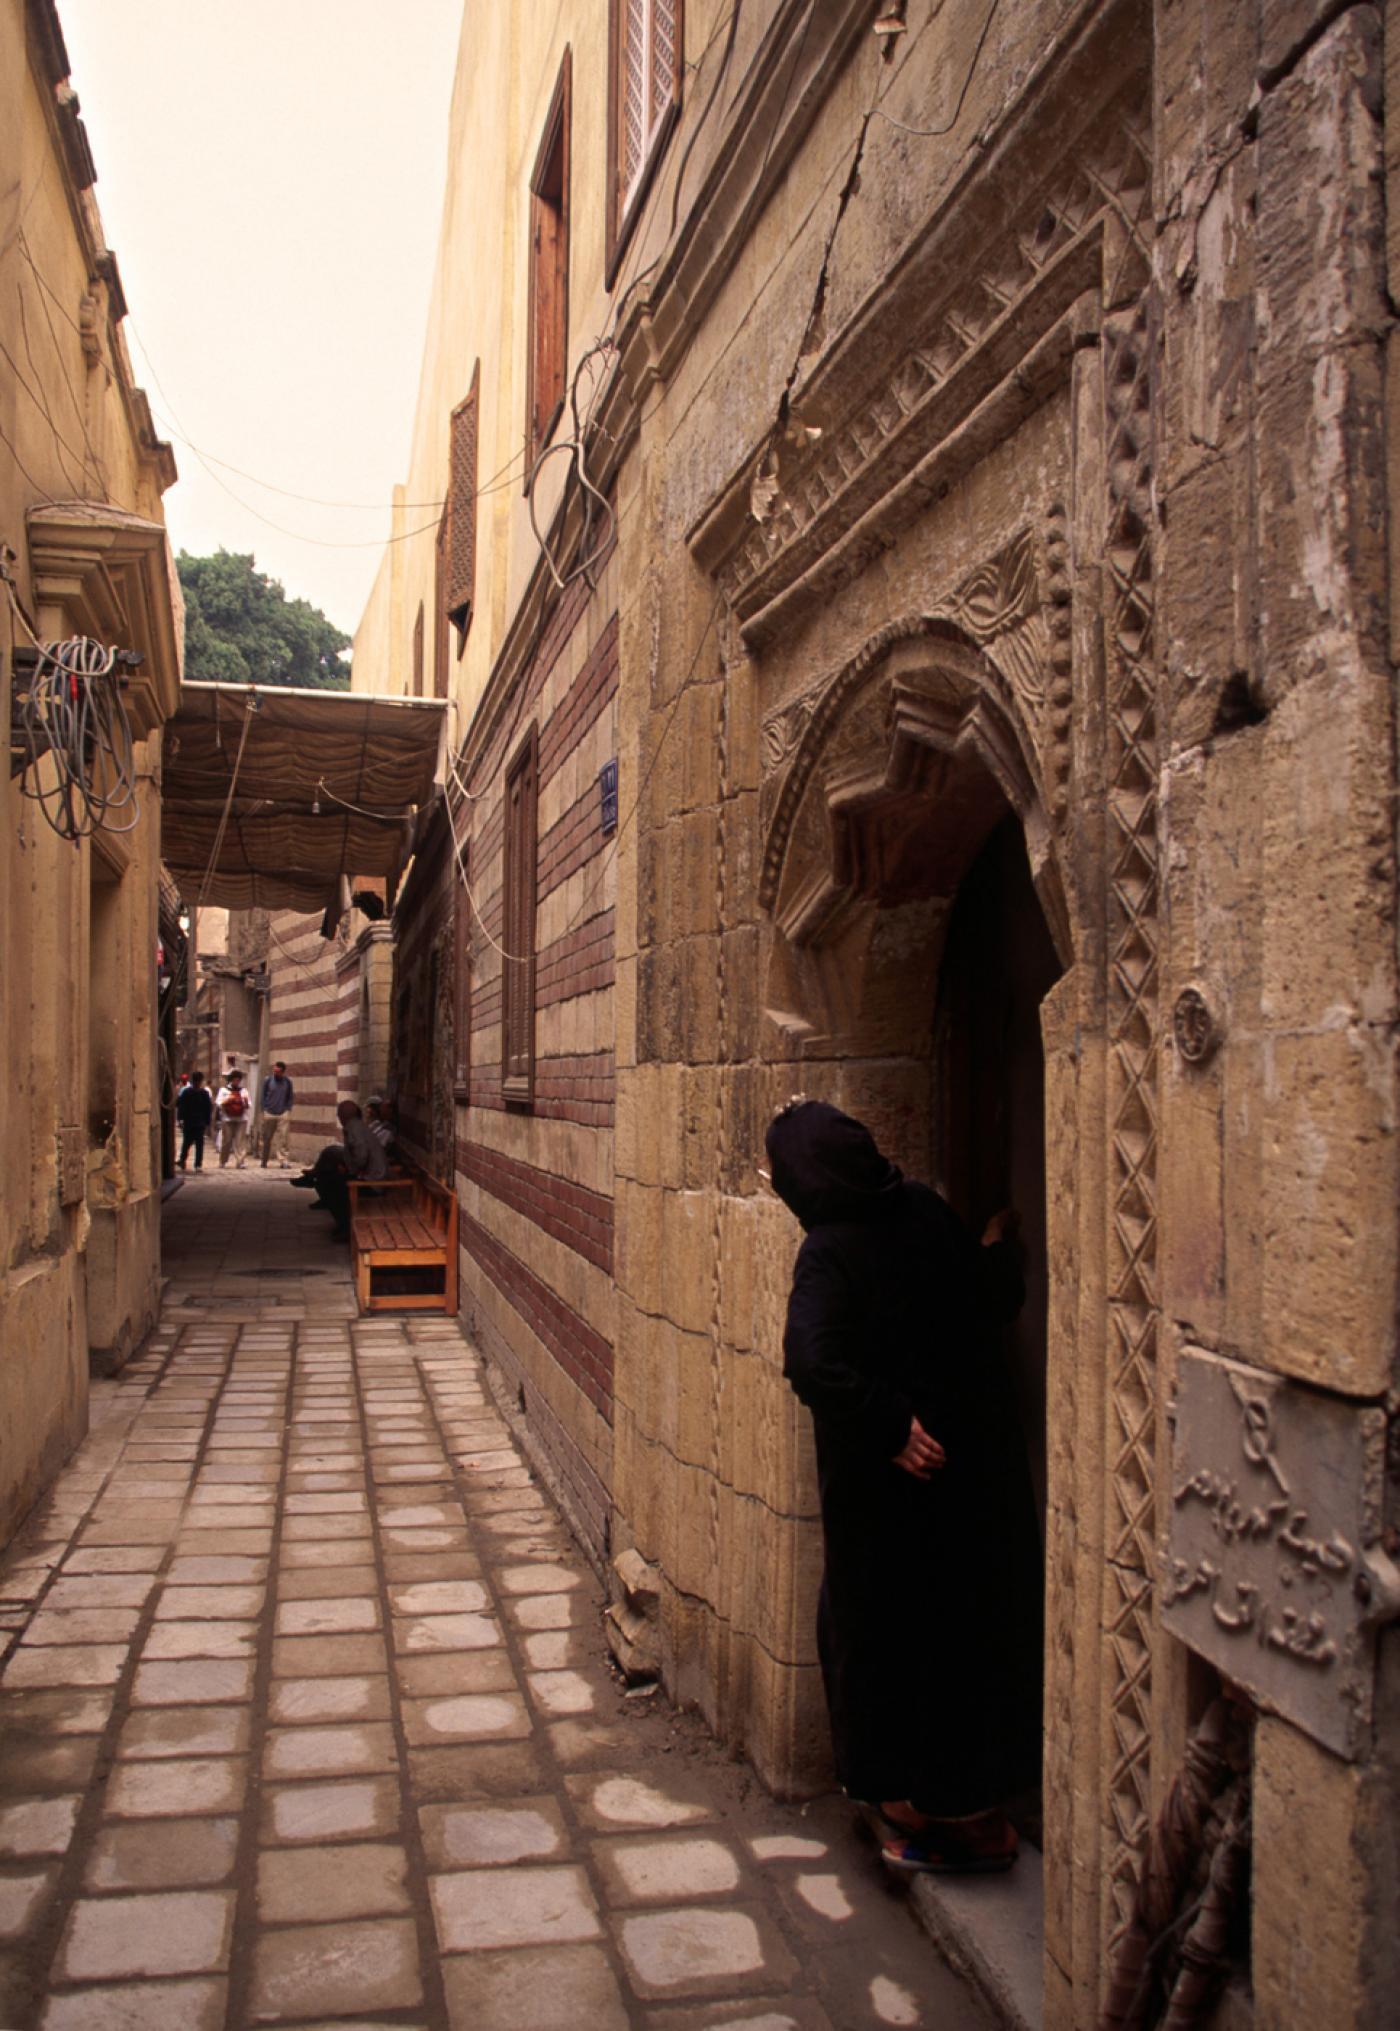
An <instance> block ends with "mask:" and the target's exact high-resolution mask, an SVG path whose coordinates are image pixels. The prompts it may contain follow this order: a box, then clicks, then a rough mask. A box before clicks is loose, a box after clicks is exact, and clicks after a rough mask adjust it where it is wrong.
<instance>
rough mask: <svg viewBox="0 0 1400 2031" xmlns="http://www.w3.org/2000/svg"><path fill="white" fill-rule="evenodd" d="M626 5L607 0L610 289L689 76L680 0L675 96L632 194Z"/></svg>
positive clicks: (606, 275)
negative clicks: (626, 186)
mask: <svg viewBox="0 0 1400 2031" xmlns="http://www.w3.org/2000/svg"><path fill="white" fill-rule="evenodd" d="M646 5H647V8H648V11H650V10H651V8H652V7H653V6H654V5H655V0H646ZM626 6H627V0H608V187H607V228H606V243H605V246H604V254H603V283H604V287H605V288H608V289H611V288H612V286H613V284H614V283H615V282H616V280H617V271H618V268H619V266H620V265H621V262H622V257H623V255H624V254H625V253H626V251H627V243H628V241H629V240H630V239H631V237H632V234H633V231H634V230H635V228H636V224H637V220H638V219H639V218H640V217H641V215H642V212H643V209H644V208H645V206H646V201H647V196H648V193H649V192H650V190H651V186H652V184H653V182H654V181H655V178H656V171H657V168H658V166H659V164H660V162H661V158H662V156H663V155H664V154H665V153H666V144H667V142H668V141H669V140H670V138H671V135H672V133H673V132H674V130H675V126H676V122H677V121H678V120H679V119H680V114H681V93H682V87H683V85H684V81H685V0H675V9H676V45H675V68H674V73H673V81H672V87H671V101H670V104H669V105H668V106H667V108H666V110H665V112H664V113H663V114H662V116H661V118H660V119H659V120H658V121H657V122H656V124H655V125H654V127H653V129H652V132H651V135H650V137H649V140H648V142H647V146H646V151H645V153H644V155H643V158H642V167H641V170H640V172H639V174H638V177H637V182H636V187H635V189H634V190H633V191H632V192H631V193H630V195H629V193H627V192H626V191H624V190H623V188H622V166H623V148H622V122H623V118H624V113H625V101H624V96H623V90H622V59H623V53H624V21H623V14H624V10H625V9H626Z"/></svg>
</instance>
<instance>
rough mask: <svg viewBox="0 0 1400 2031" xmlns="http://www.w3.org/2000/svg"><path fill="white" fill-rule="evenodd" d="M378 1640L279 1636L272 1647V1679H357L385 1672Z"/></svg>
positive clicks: (382, 1646)
mask: <svg viewBox="0 0 1400 2031" xmlns="http://www.w3.org/2000/svg"><path fill="white" fill-rule="evenodd" d="M388 1662H389V1660H388V1657H387V1656H386V1654H385V1650H384V1639H383V1637H381V1636H372V1635H363V1636H279V1637H278V1638H277V1639H276V1641H275V1642H274V1643H273V1646H272V1672H273V1676H274V1677H275V1678H321V1677H326V1678H357V1677H359V1676H361V1675H362V1674H367V1675H370V1676H373V1675H375V1674H378V1673H381V1672H383V1671H385V1670H387V1669H388Z"/></svg>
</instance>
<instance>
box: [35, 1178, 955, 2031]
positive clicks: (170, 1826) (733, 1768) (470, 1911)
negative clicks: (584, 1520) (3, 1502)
mask: <svg viewBox="0 0 1400 2031" xmlns="http://www.w3.org/2000/svg"><path fill="white" fill-rule="evenodd" d="M165 1267H166V1272H167V1275H168V1277H169V1279H170V1281H169V1285H168V1288H167V1292H166V1309H165V1315H164V1319H163V1322H162V1325H161V1327H160V1329H159V1331H158V1333H157V1334H156V1335H155V1337H154V1339H153V1340H152V1342H151V1343H150V1344H149V1345H148V1346H147V1347H146V1348H145V1349H144V1350H143V1352H142V1353H141V1355H140V1357H139V1358H138V1359H137V1360H136V1361H135V1362H133V1363H132V1364H131V1365H130V1366H129V1367H128V1368H127V1369H126V1371H125V1372H124V1374H123V1375H122V1376H121V1377H120V1378H119V1379H118V1380H117V1381H115V1382H112V1383H109V1384H103V1385H99V1386H98V1387H97V1389H96V1390H95V1393H94V1411H93V1429H92V1432H91V1434H90V1436H89V1438H88V1440H87V1441H86V1443H85V1444H84V1446H83V1447H82V1448H81V1449H80V1451H79V1452H78V1454H77V1455H76V1456H75V1458H74V1459H73V1461H72V1462H71V1464H70V1465H69V1466H68V1468H67V1469H66V1471H65V1472H64V1473H63V1474H62V1475H60V1477H59V1479H58V1481H57V1483H56V1484H55V1486H54V1488H53V1490H52V1492H51V1495H50V1497H49V1499H48V1500H47V1501H46V1502H45V1504H44V1505H43V1507H42V1509H41V1510H40V1511H39V1512H38V1513H36V1514H35V1515H34V1516H33V1517H32V1518H31V1519H30V1522H29V1524H28V1526H27V1528H26V1529H25V1531H24V1532H23V1533H22V1534H21V1536H20V1538H19V1539H18V1540H17V1541H16V1543H15V1544H14V1545H13V1546H12V1547H11V1549H10V1552H9V1554H8V1556H7V1558H6V1560H5V1562H4V1565H3V1567H0V1618H3V1629H2V1630H0V1640H3V1641H4V1643H5V1644H7V1645H10V1646H12V1647H10V1648H9V1650H8V1652H7V1655H6V1662H5V1664H4V1669H3V1677H2V1678H0V2027H4V2031H35V2027H41V2031H117V2027H121V2031H219V2027H223V2026H229V2027H243V2026H247V2025H252V2024H257V2023H287V2024H301V2025H304V2026H309V2025H312V2024H321V2025H324V2024H327V2023H328V2022H329V2021H332V2020H333V2021H336V2022H338V2023H340V2024H341V2025H342V2026H349V2025H353V2026H355V2027H358V2031H372V2027H375V2026H382V2027H385V2031H388V2027H389V2026H391V2025H392V2026H399V2027H404V2031H408V2027H419V2031H427V2027H432V2031H442V2027H451V2031H468V2027H470V2031H507V2027H509V2031H551V2027H567V2031H611V2027H620V2026H627V2025H633V2026H651V2027H655V2031H662V2027H674V2031H683V2027H695V2031H699V2027H702V2026H706V2027H712V2031H717V2027H720V2026H726V2025H727V2026H740V2025H743V2026H746V2027H748V2031H760V2027H761V2031H848V2027H849V2031H854V2027H857V2026H861V2027H863V2026H867V2025H872V2026H875V2025H882V2024H883V2025H908V2026H924V2027H942V2031H963V2027H968V2031H975V2027H977V2026H980V2025H982V2024H983V2022H984V2019H983V2017H982V2016H981V2014H980V2012H979V2009H978V2007H977V2006H976V2005H975V2004H974V2003H973V2002H972V2001H971V2000H970V1998H969V1997H968V1995H967V1993H966V1992H965V1990H964V1989H963V1988H962V1986H961V1985H960V1984H959V1983H958V1981H957V1980H956V1979H955V1978H954V1977H953V1976H952V1975H951V1974H950V1973H949V1972H948V1971H947V1970H946V1969H945V1968H944V1967H943V1966H942V1965H941V1964H940V1963H939V1961H938V1960H937V1958H936V1956H935V1954H934V1952H933V1949H932V1948H931V1947H930V1945H929V1944H928V1942H927V1940H926V1939H925V1937H924V1936H923V1935H922V1934H921V1933H920V1931H919V1930H918V1929H917V1927H916V1926H915V1924H914V1922H913V1919H912V1917H911V1915H910V1913H909V1911H908V1909H907V1906H906V1902H905V1897H904V1894H903V1892H902V1891H901V1890H900V1889H899V1888H898V1887H896V1886H891V1885H889V1884H887V1883H886V1882H885V1881H884V1880H883V1878H882V1876H881V1874H880V1871H879V1869H878V1866H877V1864H876V1862H875V1860H874V1857H873V1854H872V1852H871V1850H870V1849H869V1847H868V1846H866V1845H865V1844H864V1843H863V1842H862V1840H861V1838H860V1837H859V1836H858V1835H857V1834H856V1833H855V1832H854V1831H853V1829H852V1827H851V1823H850V1815H849V1812H848V1810H847V1809H846V1808H844V1807H843V1806H841V1805H840V1804H839V1802H837V1801H834V1800H828V1801H823V1802H819V1803H818V1804H816V1805H814V1806H811V1807H809V1808H807V1809H806V1810H803V1809H800V1808H797V1807H784V1806H778V1805H775V1804H773V1803H772V1801H771V1800H769V1799H767V1798H766V1797H765V1795H764V1794H763V1793H762V1791H761V1789H760V1788H759V1787H758V1786H757V1785H756V1784H755V1783H754V1782H753V1781H752V1779H750V1778H749V1777H747V1775H746V1774H745V1772H744V1771H743V1770H742V1769H741V1768H740V1767H739V1766H737V1765H735V1764H733V1763H732V1762H730V1761H729V1760H728V1759H726V1758H725V1757H724V1756H723V1755H722V1754H721V1753H720V1752H718V1751H717V1750H716V1749H715V1748H714V1747H713V1745H712V1744H710V1743H709V1741H708V1738H706V1737H705V1735H704V1732H703V1730H702V1729H700V1728H699V1726H698V1725H697V1724H696V1723H694V1722H693V1721H691V1720H689V1719H687V1718H685V1717H677V1716H675V1715H674V1714H672V1713H671V1712H670V1711H669V1710H668V1709H667V1707H666V1703H665V1701H664V1698H663V1697H661V1696H659V1695H652V1696H649V1697H648V1696H643V1697H637V1696H632V1697H628V1696H626V1695H624V1693H623V1691H622V1689H621V1687H620V1686H619V1685H618V1684H617V1682H616V1681H615V1679H614V1678H613V1677H612V1675H611V1674H610V1672H609V1670H608V1668H607V1664H606V1658H605V1651H604V1646H603V1643H602V1639H601V1634H600V1626H599V1615H598V1609H599V1605H600V1596H599V1591H598V1589H597V1586H596V1584H595V1581H594V1578H593V1575H592V1573H591V1571H590V1570H589V1568H588V1567H587V1566H586V1565H585V1564H584V1563H583V1562H582V1561H581V1560H580V1559H578V1558H577V1557H576V1556H575V1555H574V1554H573V1551H572V1548H571V1545H570V1542H569V1539H568V1535H567V1532H566V1531H565V1529H564V1528H563V1526H562V1525H561V1523H560V1522H559V1520H558V1518H557V1517H556V1515H555V1513H554V1511H553V1509H552V1508H551V1506H550V1504H549V1502H548V1501H547V1500H546V1499H545V1498H544V1496H543V1495H542V1494H541V1493H540V1492H539V1490H538V1489H537V1487H536V1486H535V1484H534V1483H533V1482H532V1480H531V1478H530V1476H529V1474H528V1472H527V1471H526V1469H525V1467H524V1466H523V1465H522V1464H521V1462H520V1459H519V1457H518V1455H517V1453H516V1451H515V1448H514V1446H513V1444H512V1442H511V1437H510V1433H509V1431H508V1428H507V1427H506V1425H505V1424H504V1423H503V1421H502V1420H501V1418H500V1417H499V1416H498V1415H497V1414H496V1412H495V1411H494V1410H493V1408H492V1406H491V1403H490V1399H489V1395H488V1393H487V1391H486V1389H485V1386H484V1383H483V1379H482V1374H481V1368H480V1363H479V1361H478V1359H477V1357H476V1355H475V1354H474V1352H473V1350H472V1348H471V1347H470V1346H469V1345H468V1344H467V1343H466V1341H465V1340H464V1339H463V1336H462V1334H461V1333H460V1331H459V1329H458V1327H457V1325H456V1323H455V1321H451V1320H441V1319H433V1318H427V1317H421V1316H420V1317H418V1318H416V1319H410V1320H404V1321H400V1320H397V1319H385V1318H379V1319H375V1320H365V1321H360V1320H358V1319H356V1318H355V1316H354V1303H353V1299H352V1296H351V1291H350V1283H349V1277H348V1268H347V1262H346V1257H345V1252H344V1251H343V1250H342V1249H338V1248H337V1247H336V1246H335V1244H334V1243H333V1242H332V1241H331V1239H330V1235H329V1222H328V1221H327V1220H326V1219H325V1218H324V1217H323V1216H321V1215H319V1214H316V1213H313V1212H311V1211H310V1210H309V1209H308V1208H307V1206H306V1203H305V1195H303V1194H294V1193H292V1192H291V1191H290V1190H289V1189H288V1186H287V1183H286V1179H285V1177H284V1176H282V1175H278V1174H275V1173H267V1174H264V1173H262V1172H261V1171H248V1172H242V1173H240V1172H236V1171H234V1172H225V1173H218V1172H213V1173H209V1172H206V1174H205V1175H204V1176H202V1177H200V1178H194V1177H191V1178H190V1179H188V1180H187V1181H186V1182H185V1183H184V1185H183V1186H182V1188H181V1189H180V1190H179V1191H178V1192H176V1193H175V1194H174V1196H173V1197H172V1198H171V1199H170V1200H169V1201H168V1203H167V1206H166V1209H165Z"/></svg>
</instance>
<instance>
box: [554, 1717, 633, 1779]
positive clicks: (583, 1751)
mask: <svg viewBox="0 0 1400 2031" xmlns="http://www.w3.org/2000/svg"><path fill="white" fill-rule="evenodd" d="M544 1733H545V1739H546V1741H547V1742H548V1743H549V1747H550V1751H551V1753H552V1754H553V1756H554V1758H555V1760H556V1762H559V1763H562V1764H563V1765H564V1767H565V1768H566V1769H568V1770H589V1769H592V1770H603V1769H607V1768H609V1767H612V1768H616V1766H617V1765H618V1764H619V1763H625V1762H627V1761H628V1760H629V1759H630V1756H631V1753H632V1750H633V1746H634V1745H633V1740H632V1736H631V1734H630V1733H629V1731H628V1730H627V1729H626V1728H625V1727H620V1726H618V1727H614V1726H613V1725H611V1724H610V1723H609V1722H606V1721H590V1720H586V1719H580V1718H574V1719H570V1720H563V1721H550V1722H548V1723H547V1724H546V1726H545V1730H544Z"/></svg>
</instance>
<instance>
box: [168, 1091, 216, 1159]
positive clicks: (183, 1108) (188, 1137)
mask: <svg viewBox="0 0 1400 2031" xmlns="http://www.w3.org/2000/svg"><path fill="white" fill-rule="evenodd" d="M213 1116H214V1103H213V1101H212V1100H211V1099H210V1097H209V1088H208V1087H207V1086H206V1085H205V1083H204V1074H203V1073H202V1072H194V1073H192V1074H191V1075H190V1078H189V1080H188V1082H187V1083H186V1084H185V1085H184V1086H182V1087H181V1088H180V1095H179V1098H178V1099H177V1100H176V1102H175V1118H176V1120H177V1121H178V1122H179V1124H180V1155H179V1158H178V1160H177V1162H176V1165H175V1168H176V1170H179V1171H182V1170H184V1168H185V1162H186V1159H187V1158H188V1156H189V1153H190V1151H191V1149H193V1151H194V1167H195V1169H196V1170H197V1171H202V1170H203V1169H204V1136H205V1132H206V1130H207V1129H208V1127H209V1123H210V1122H211V1120H212V1119H213Z"/></svg>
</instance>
